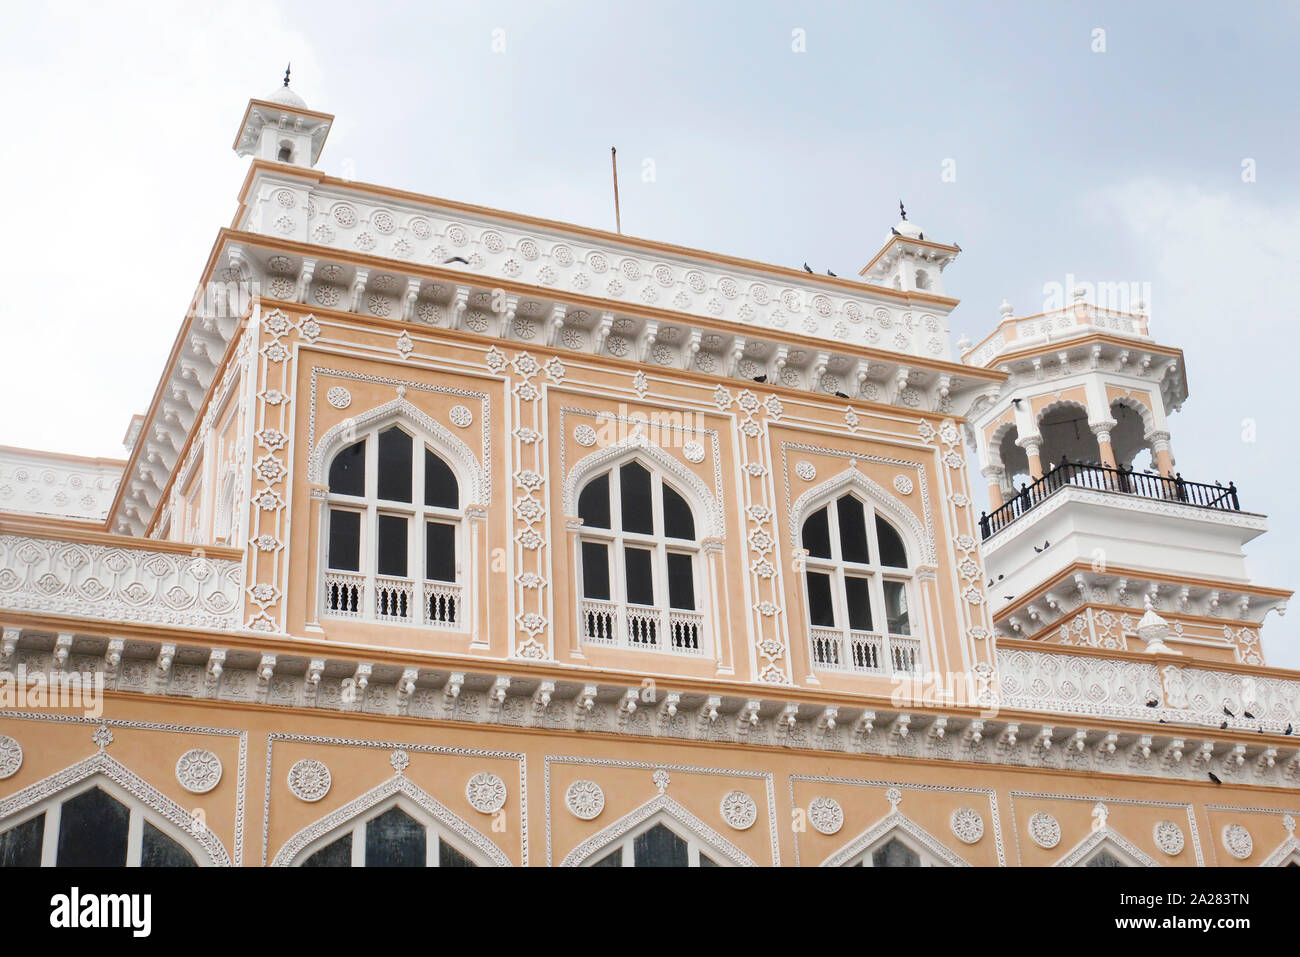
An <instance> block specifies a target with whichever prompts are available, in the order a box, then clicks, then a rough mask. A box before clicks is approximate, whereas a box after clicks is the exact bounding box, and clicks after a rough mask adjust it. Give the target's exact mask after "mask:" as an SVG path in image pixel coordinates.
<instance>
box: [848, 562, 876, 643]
mask: <svg viewBox="0 0 1300 957" xmlns="http://www.w3.org/2000/svg"><path fill="white" fill-rule="evenodd" d="M870 586H871V582H870V580H869V579H866V578H854V577H853V576H851V575H845V576H844V604H845V605H846V606H847V607H848V611H849V627H850V628H852V629H853V630H854V631H870V630H871V587H870Z"/></svg>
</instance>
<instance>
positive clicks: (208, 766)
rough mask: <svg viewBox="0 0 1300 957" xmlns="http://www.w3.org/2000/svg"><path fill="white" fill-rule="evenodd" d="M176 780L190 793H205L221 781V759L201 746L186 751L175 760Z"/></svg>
mask: <svg viewBox="0 0 1300 957" xmlns="http://www.w3.org/2000/svg"><path fill="white" fill-rule="evenodd" d="M176 780H177V781H179V782H180V784H181V787H183V788H184V789H185V790H187V791H189V792H190V793H191V794H207V793H208V792H209V791H211V790H212V789H213V788H215V787H216V786H217V784H218V783H220V781H221V759H220V758H218V757H217V756H216V755H215V754H213V753H212V752H211V751H205V750H204V749H203V748H193V749H191V750H189V751H186V752H185V753H184V754H182V755H181V757H180V760H179V761H177V762H176Z"/></svg>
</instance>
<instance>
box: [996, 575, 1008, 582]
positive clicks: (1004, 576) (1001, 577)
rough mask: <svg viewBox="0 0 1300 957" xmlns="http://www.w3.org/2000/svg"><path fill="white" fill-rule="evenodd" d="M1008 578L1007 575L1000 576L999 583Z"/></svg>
mask: <svg viewBox="0 0 1300 957" xmlns="http://www.w3.org/2000/svg"><path fill="white" fill-rule="evenodd" d="M1006 577H1007V576H1006V575H999V576H998V581H1002V579H1004V578H1006Z"/></svg>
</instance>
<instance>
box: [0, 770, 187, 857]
mask: <svg viewBox="0 0 1300 957" xmlns="http://www.w3.org/2000/svg"><path fill="white" fill-rule="evenodd" d="M95 788H98V789H99V790H101V791H103V792H104V793H105V794H107V795H108V796H109V797H111V798H112V799H113V800H114V801H116V802H117V803H118V804H122V805H124V806H125V807H126V808H127V810H128V811H129V812H130V817H129V818H128V819H127V831H126V866H127V867H139V866H140V858H141V856H142V855H143V853H144V822H145V821H148V822H149V823H150V824H152V825H153V826H154V827H155V828H157V829H158V830H159V831H161V832H162V833H163V834H165V835H166V836H167V838H168V839H169V840H172V841H174V842H176V843H177V844H179V845H180V846H181V847H183V848H184V849H185V852H186V853H187V854H189V855H190V857H192V858H193V859H194V863H195V865H197V866H199V867H203V866H204V865H205V864H207V863H208V862H209V860H210V859H209V857H208V852H207V851H205V850H204V849H203V848H202V847H200V846H199V844H198V842H196V841H195V840H194V838H193V837H191V836H190V835H188V834H183V833H180V832H178V831H177V829H176V826H175V825H174V824H172V823H171V822H170V821H168V820H166V819H165V818H163V817H162V816H161V815H159V814H157V813H155V812H154V811H153V810H151V809H150V808H148V807H146V806H145V805H144V804H142V803H141V802H140V799H139V798H137V797H135V795H133V794H131V793H130V792H129V791H125V790H123V789H122V788H121V787H119V786H118V785H117V784H115V783H114V782H112V781H110V780H108V779H107V778H105V777H103V776H101V775H91V776H90V777H88V778H86V779H85V780H84V781H78V782H77V783H76V784H73V785H70V786H68V787H66V788H64V789H63V790H61V791H57V792H55V793H54V794H51V795H50V796H49V797H47V798H46V799H45V800H43V801H41V802H40V803H39V804H33V805H32V806H31V807H29V808H25V809H24V810H23V812H22V813H21V814H17V815H14V817H12V818H10V819H6V820H4V821H0V834H4V833H7V832H9V831H11V830H13V829H14V828H16V827H18V826H20V825H22V824H26V823H27V822H28V821H30V820H32V819H33V818H36V817H40V816H41V815H42V814H44V815H45V821H44V823H43V825H42V833H41V867H55V866H57V863H58V856H59V827H60V825H61V824H62V819H63V805H64V804H66V803H67V802H68V801H70V800H72V799H73V798H75V797H79V796H80V795H82V794H84V793H86V792H87V791H91V790H94V789H95Z"/></svg>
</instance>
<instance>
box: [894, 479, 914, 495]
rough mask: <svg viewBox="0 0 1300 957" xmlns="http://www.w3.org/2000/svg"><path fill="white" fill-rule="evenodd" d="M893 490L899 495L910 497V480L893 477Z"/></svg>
mask: <svg viewBox="0 0 1300 957" xmlns="http://www.w3.org/2000/svg"><path fill="white" fill-rule="evenodd" d="M894 490H895V491H897V492H898V494H899V495H911V494H912V480H911V479H910V478H908V477H907V476H906V475H895V476H894Z"/></svg>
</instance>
